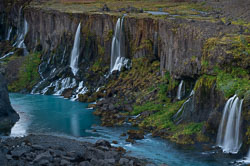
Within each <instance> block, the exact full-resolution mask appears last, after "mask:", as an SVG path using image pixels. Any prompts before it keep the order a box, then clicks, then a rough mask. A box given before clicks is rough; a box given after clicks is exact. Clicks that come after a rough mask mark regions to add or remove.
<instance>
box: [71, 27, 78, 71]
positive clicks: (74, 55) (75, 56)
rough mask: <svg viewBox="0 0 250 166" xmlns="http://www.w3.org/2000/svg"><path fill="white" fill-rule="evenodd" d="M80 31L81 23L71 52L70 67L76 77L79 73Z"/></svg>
mask: <svg viewBox="0 0 250 166" xmlns="http://www.w3.org/2000/svg"><path fill="white" fill-rule="evenodd" d="M80 31H81V23H79V25H78V27H77V30H76V34H75V41H74V46H73V49H72V52H71V60H70V67H71V70H72V72H73V74H74V75H76V73H77V72H78V59H79V54H80V51H79V49H80V48H79V47H80Z"/></svg>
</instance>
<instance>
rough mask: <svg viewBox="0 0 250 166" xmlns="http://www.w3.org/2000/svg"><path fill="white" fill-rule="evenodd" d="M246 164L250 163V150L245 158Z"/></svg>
mask: <svg viewBox="0 0 250 166" xmlns="http://www.w3.org/2000/svg"><path fill="white" fill-rule="evenodd" d="M245 162H246V163H250V149H249V150H248V153H247V157H246V160H245Z"/></svg>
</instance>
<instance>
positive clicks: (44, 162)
mask: <svg viewBox="0 0 250 166" xmlns="http://www.w3.org/2000/svg"><path fill="white" fill-rule="evenodd" d="M49 163H50V162H49V161H48V160H46V159H42V160H40V161H38V165H41V166H46V165H48V164H49Z"/></svg>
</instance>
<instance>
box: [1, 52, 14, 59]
mask: <svg viewBox="0 0 250 166" xmlns="http://www.w3.org/2000/svg"><path fill="white" fill-rule="evenodd" d="M13 54H14V52H9V53H8V54H5V55H4V56H2V57H0V60H1V59H4V58H6V57H8V56H10V55H13Z"/></svg>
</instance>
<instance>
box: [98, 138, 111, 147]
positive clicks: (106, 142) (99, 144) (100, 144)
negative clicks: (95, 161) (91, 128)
mask: <svg viewBox="0 0 250 166" xmlns="http://www.w3.org/2000/svg"><path fill="white" fill-rule="evenodd" d="M95 146H104V147H108V148H111V145H110V143H109V142H108V141H106V140H98V141H96V143H95Z"/></svg>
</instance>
